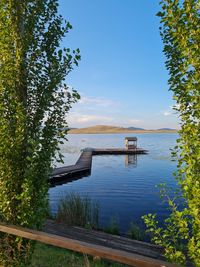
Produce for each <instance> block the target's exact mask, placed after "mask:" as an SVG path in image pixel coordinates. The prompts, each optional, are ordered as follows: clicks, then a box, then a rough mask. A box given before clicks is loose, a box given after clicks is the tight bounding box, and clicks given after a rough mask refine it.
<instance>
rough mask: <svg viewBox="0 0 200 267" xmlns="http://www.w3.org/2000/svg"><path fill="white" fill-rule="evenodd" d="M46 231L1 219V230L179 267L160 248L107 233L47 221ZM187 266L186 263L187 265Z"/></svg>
mask: <svg viewBox="0 0 200 267" xmlns="http://www.w3.org/2000/svg"><path fill="white" fill-rule="evenodd" d="M44 230H45V232H42V231H37V230H33V229H28V228H24V227H20V226H16V225H8V224H5V223H3V222H1V223H0V232H2V233H7V234H12V235H15V236H20V237H23V238H27V239H29V240H35V241H39V242H42V243H44V244H48V245H53V246H57V247H60V248H64V249H69V250H72V251H76V252H80V253H82V254H88V255H91V256H94V257H99V258H103V259H107V260H109V261H114V262H119V263H122V264H127V265H129V266H134V267H178V266H177V265H175V264H172V263H169V262H166V261H164V260H163V256H162V248H160V247H157V246H155V245H151V244H148V243H144V242H140V241H136V240H129V239H127V238H123V237H118V236H113V235H110V234H106V233H102V232H97V231H93V230H86V229H83V228H79V227H71V228H69V227H67V226H66V225H64V224H58V223H55V222H53V221H47V223H46V226H45V229H44ZM187 266H189V265H187Z"/></svg>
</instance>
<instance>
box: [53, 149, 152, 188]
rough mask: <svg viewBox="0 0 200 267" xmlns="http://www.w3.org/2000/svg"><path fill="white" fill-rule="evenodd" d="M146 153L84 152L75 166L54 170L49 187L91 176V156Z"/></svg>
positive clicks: (133, 151)
mask: <svg viewBox="0 0 200 267" xmlns="http://www.w3.org/2000/svg"><path fill="white" fill-rule="evenodd" d="M147 153H148V151H147V150H144V149H141V148H136V149H125V148H124V149H123V148H104V149H102V148H100V149H99V148H98V149H91V150H84V151H83V152H82V153H81V155H80V157H79V159H78V160H77V162H76V164H75V165H70V166H65V167H61V168H55V169H54V170H53V173H52V175H51V177H50V179H49V182H50V184H51V186H56V185H59V184H63V183H65V182H72V181H74V180H77V179H80V178H82V177H85V176H89V175H90V174H91V168H92V156H93V155H137V154H147Z"/></svg>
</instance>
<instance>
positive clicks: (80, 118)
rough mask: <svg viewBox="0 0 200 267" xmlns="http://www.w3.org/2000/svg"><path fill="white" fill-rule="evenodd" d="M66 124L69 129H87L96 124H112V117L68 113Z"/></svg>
mask: <svg viewBox="0 0 200 267" xmlns="http://www.w3.org/2000/svg"><path fill="white" fill-rule="evenodd" d="M68 116H69V117H68V123H69V125H70V126H71V127H79V126H81V127H87V126H91V125H96V124H107V123H112V122H113V118H112V117H106V116H101V115H91V114H81V113H78V112H70V113H69V115H68Z"/></svg>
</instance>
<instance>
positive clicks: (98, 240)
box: [44, 220, 164, 260]
mask: <svg viewBox="0 0 200 267" xmlns="http://www.w3.org/2000/svg"><path fill="white" fill-rule="evenodd" d="M44 230H45V232H47V233H50V234H55V235H59V236H63V237H68V238H71V239H76V240H79V241H83V242H86V243H91V244H95V245H100V246H104V247H107V248H112V249H117V250H119V251H125V252H129V253H134V254H138V255H142V256H145V257H150V258H152V259H159V260H164V257H163V255H162V254H163V249H162V248H161V247H159V246H156V245H153V244H150V243H146V242H141V241H137V240H133V239H130V238H126V237H122V236H116V235H111V234H108V233H104V232H102V231H95V230H88V229H85V228H82V227H76V226H73V227H69V226H66V225H65V224H62V223H56V222H55V221H52V220H47V222H46V225H45V228H44Z"/></svg>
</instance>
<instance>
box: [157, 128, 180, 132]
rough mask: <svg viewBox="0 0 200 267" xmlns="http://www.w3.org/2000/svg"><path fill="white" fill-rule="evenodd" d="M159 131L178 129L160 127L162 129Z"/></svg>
mask: <svg viewBox="0 0 200 267" xmlns="http://www.w3.org/2000/svg"><path fill="white" fill-rule="evenodd" d="M158 131H177V130H176V129H172V128H160V129H158Z"/></svg>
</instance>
